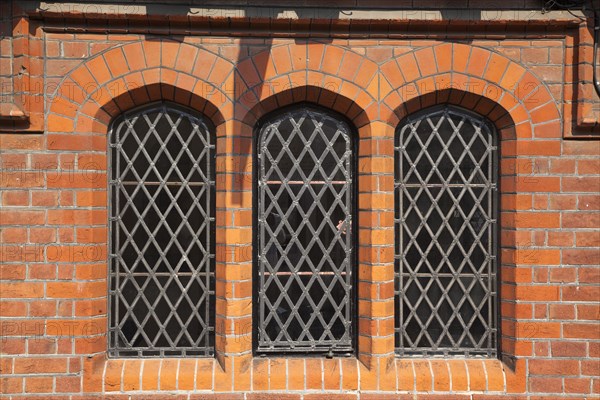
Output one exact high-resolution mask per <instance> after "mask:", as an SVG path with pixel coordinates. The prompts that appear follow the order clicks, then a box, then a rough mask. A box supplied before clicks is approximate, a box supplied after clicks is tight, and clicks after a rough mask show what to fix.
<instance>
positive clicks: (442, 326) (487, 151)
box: [395, 107, 497, 356]
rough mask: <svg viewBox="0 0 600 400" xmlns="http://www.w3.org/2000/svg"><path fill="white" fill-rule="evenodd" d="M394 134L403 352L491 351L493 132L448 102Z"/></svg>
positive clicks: (493, 302)
mask: <svg viewBox="0 0 600 400" xmlns="http://www.w3.org/2000/svg"><path fill="white" fill-rule="evenodd" d="M396 140H397V146H396V185H395V195H396V224H395V225H396V290H397V292H396V299H397V312H396V348H397V352H398V353H400V354H402V355H430V354H444V355H449V354H456V355H488V356H493V355H494V354H495V351H496V350H495V349H496V320H495V318H496V289H495V288H496V254H495V252H496V250H495V241H496V239H495V226H496V224H495V210H496V207H497V205H496V196H497V194H496V178H495V176H496V170H495V168H496V165H495V157H496V152H497V148H496V146H495V143H494V140H495V139H494V135H493V132H492V129H491V128H490V127H489V126H488V125H487V124H486V123H484V121H482V120H481V118H476V117H473V116H471V114H467V113H464V112H462V111H459V110H456V109H453V108H449V107H445V108H443V109H438V110H437V111H434V112H429V113H426V114H421V115H419V116H417V117H415V118H412V119H409V120H407V122H406V123H405V124H403V125H401V126H400V127H399V133H398V135H397V139H396Z"/></svg>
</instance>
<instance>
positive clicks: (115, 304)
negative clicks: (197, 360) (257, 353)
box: [109, 102, 215, 357]
mask: <svg viewBox="0 0 600 400" xmlns="http://www.w3.org/2000/svg"><path fill="white" fill-rule="evenodd" d="M109 143H110V151H109V153H110V163H109V165H110V181H109V191H110V192H109V196H110V295H109V299H110V309H109V310H110V311H109V312H110V318H109V321H110V322H109V323H110V328H109V354H110V355H111V356H118V357H123V356H125V357H126V356H141V357H152V356H188V355H197V356H209V355H212V354H213V352H214V303H215V302H214V286H215V284H214V261H215V260H214V235H213V232H214V220H215V219H214V215H215V211H214V210H215V204H214V199H215V194H214V187H215V178H214V159H215V144H214V128H213V127H212V126H211V124H210V123H209V122H208V121H207V120H205V119H204V118H203V117H202V116H201V115H198V114H197V113H195V112H194V111H192V110H189V109H185V108H182V107H179V106H176V105H174V104H169V103H165V102H161V103H155V104H152V105H149V106H146V107H143V108H139V109H136V110H133V111H130V112H126V113H124V114H122V115H121V116H120V117H118V118H117V119H116V120H115V121H114V122H113V124H112V126H111V129H110V132H109Z"/></svg>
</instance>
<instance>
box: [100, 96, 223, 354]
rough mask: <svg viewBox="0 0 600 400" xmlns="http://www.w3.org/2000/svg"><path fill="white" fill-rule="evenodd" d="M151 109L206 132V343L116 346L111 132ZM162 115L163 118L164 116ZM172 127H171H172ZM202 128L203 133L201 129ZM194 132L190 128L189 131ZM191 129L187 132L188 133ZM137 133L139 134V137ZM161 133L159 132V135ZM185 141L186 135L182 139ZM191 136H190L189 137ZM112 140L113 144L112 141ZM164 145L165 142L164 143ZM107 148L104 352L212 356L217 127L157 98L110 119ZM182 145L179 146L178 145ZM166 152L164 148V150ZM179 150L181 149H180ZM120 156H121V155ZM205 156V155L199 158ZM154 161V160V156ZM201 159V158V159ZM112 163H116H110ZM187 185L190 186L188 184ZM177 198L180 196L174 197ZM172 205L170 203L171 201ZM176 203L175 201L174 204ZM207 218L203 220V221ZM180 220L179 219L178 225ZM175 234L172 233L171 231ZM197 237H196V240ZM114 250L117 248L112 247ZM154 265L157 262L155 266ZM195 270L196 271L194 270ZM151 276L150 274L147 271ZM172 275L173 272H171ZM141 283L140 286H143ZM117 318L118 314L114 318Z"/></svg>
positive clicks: (116, 188)
mask: <svg viewBox="0 0 600 400" xmlns="http://www.w3.org/2000/svg"><path fill="white" fill-rule="evenodd" d="M154 111H157V112H167V113H170V114H171V115H182V116H184V117H186V118H189V119H190V120H191V119H194V120H197V121H199V122H200V123H201V124H203V127H200V128H199V129H200V132H199V134H203V133H206V135H204V136H203V137H204V138H205V139H204V140H208V145H209V146H210V148H209V149H208V150H207V154H206V156H205V157H206V158H207V159H206V160H205V161H206V162H207V164H206V165H207V168H208V170H209V171H208V172H209V176H207V177H206V178H207V179H205V180H204V181H203V182H199V184H200V185H207V184H208V186H209V189H208V190H207V191H206V192H205V194H204V195H205V196H206V201H205V202H204V203H203V204H202V210H203V211H204V212H205V214H206V213H207V215H206V218H208V221H209V224H208V226H207V227H206V229H207V235H208V236H209V242H208V246H209V249H208V258H209V260H208V261H207V262H205V267H206V268H208V271H207V272H202V273H201V275H203V278H201V279H204V280H207V281H208V285H209V287H208V290H209V293H207V294H206V300H205V301H206V304H207V306H206V308H205V311H198V312H199V313H201V314H202V315H203V317H206V316H207V317H208V320H205V321H204V325H205V326H204V327H203V328H202V329H203V330H204V331H206V332H204V335H205V339H204V340H202V341H201V342H200V343H199V344H207V345H204V346H189V347H188V346H185V347H177V346H171V347H170V348H167V347H164V346H160V347H135V348H134V347H132V346H126V347H123V346H119V345H117V344H118V343H119V332H120V329H119V327H118V325H120V323H121V322H122V321H121V320H120V321H116V322H117V323H116V326H113V320H112V318H113V315H111V313H112V310H113V302H114V296H116V292H115V291H114V290H113V285H114V283H113V282H112V281H113V279H114V277H113V275H115V274H116V272H115V270H114V268H113V263H115V262H118V258H119V257H120V256H121V255H120V254H116V252H115V251H113V246H115V243H114V242H115V236H114V235H116V233H115V229H114V224H115V223H116V221H117V218H115V217H114V216H113V212H115V210H114V208H115V207H114V205H113V198H114V196H115V192H116V193H117V194H118V193H119V190H121V189H120V188H121V187H122V185H121V184H120V183H118V182H120V177H119V176H120V173H119V172H118V171H116V172H115V170H116V169H117V168H118V166H117V165H116V164H115V163H116V160H114V158H115V155H116V154H117V153H118V151H119V150H118V149H116V147H117V145H116V139H115V138H114V135H115V134H116V130H117V129H119V125H120V124H121V123H123V122H124V121H125V120H127V119H129V118H132V117H133V116H136V115H138V116H140V115H143V114H146V115H147V114H150V113H152V112H154ZM163 118H164V117H163ZM171 128H172V126H171ZM203 130H205V132H202V131H203ZM191 132H193V131H191ZM191 132H190V133H191ZM139 135H140V134H138V136H139ZM161 136H162V135H161ZM183 139H184V141H185V139H186V138H183ZM191 139H193V138H191ZM113 140H115V143H113ZM165 146H166V145H165ZM107 147H108V151H107V153H108V157H107V164H108V170H107V171H108V174H107V187H108V199H107V200H108V216H109V226H108V238H109V240H108V249H109V254H108V313H109V315H108V318H107V325H108V326H107V328H108V329H107V331H108V338H107V339H108V348H107V355H108V356H109V357H110V358H115V357H116V358H128V357H129V358H131V357H134V358H156V357H190V356H191V357H214V355H215V339H216V335H215V333H216V332H215V329H216V307H215V305H216V234H215V233H216V169H215V168H216V128H215V126H214V124H213V123H212V121H211V120H210V119H209V118H208V117H206V116H205V115H203V114H202V113H201V112H199V111H197V110H194V109H192V108H189V107H185V106H182V105H179V104H177V103H173V102H170V101H156V102H151V103H148V104H144V105H141V106H139V107H135V108H133V109H130V110H127V111H125V112H123V113H121V114H120V115H118V116H117V117H116V118H114V119H113V121H111V124H110V126H109V131H108V135H107ZM181 147H182V146H181ZM165 151H166V149H165ZM180 151H181V150H180ZM119 157H123V156H122V154H121V155H119ZM202 158H204V156H203V157H202ZM190 160H192V161H197V160H198V158H195V159H194V158H192V157H190ZM153 161H157V159H156V156H155V157H154V160H153ZM203 161H204V160H203ZM113 164H115V165H113ZM113 174H115V175H113ZM114 177H119V179H118V180H115V179H114ZM139 185H145V186H147V184H144V182H138V186H139ZM187 187H188V188H189V187H190V185H188V186H187ZM177 200H179V198H177ZM206 202H208V203H209V207H206V206H205V205H206ZM171 204H173V202H172V200H171ZM176 204H177V203H176ZM206 218H205V219H204V220H205V221H206ZM181 224H182V222H180V225H181ZM174 233H175V232H174ZM199 239H200V238H198V241H200V240H199ZM115 250H116V249H115ZM187 254H191V253H187ZM155 267H156V265H155ZM196 271H197V270H196ZM148 275H150V274H148ZM171 275H173V274H171ZM142 286H143V285H142ZM165 289H166V288H165V287H164V286H163V287H162V288H160V290H161V291H165ZM151 311H152V312H153V310H151ZM115 318H117V317H115Z"/></svg>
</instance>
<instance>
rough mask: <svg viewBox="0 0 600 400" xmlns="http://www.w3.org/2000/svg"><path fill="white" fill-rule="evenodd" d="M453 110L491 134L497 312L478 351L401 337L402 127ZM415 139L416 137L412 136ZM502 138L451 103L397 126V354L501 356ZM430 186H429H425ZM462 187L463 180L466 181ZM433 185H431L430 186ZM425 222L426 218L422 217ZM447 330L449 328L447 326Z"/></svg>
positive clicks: (488, 123)
mask: <svg viewBox="0 0 600 400" xmlns="http://www.w3.org/2000/svg"><path fill="white" fill-rule="evenodd" d="M444 112H446V113H452V114H455V115H458V116H461V117H463V118H465V119H468V120H471V121H477V122H478V123H480V124H481V126H482V127H484V128H485V129H487V130H488V131H489V135H490V137H491V143H492V147H493V150H492V151H491V152H490V155H489V157H490V161H489V162H491V166H490V167H491V174H490V175H487V176H486V178H487V179H489V180H490V181H491V182H492V185H491V186H492V189H491V190H490V192H489V193H490V194H491V195H490V198H491V200H490V201H491V203H492V205H491V207H490V209H487V210H486V211H488V214H489V215H490V217H491V218H490V219H491V220H492V222H491V227H490V228H489V230H490V236H491V239H490V240H491V241H492V242H491V244H490V247H491V249H492V254H491V256H492V257H491V262H490V263H489V265H488V268H490V269H491V272H490V273H489V275H490V276H493V277H494V283H493V286H492V285H490V286H492V290H491V293H494V299H492V300H489V302H490V305H489V307H491V309H492V312H495V315H493V316H489V317H488V321H490V322H492V323H493V324H494V325H492V327H491V331H492V333H491V336H492V339H491V342H493V343H492V345H491V346H489V347H485V345H482V346H481V350H480V351H472V350H476V349H475V348H473V349H472V350H469V349H465V348H460V349H457V350H454V349H452V348H449V347H440V348H437V349H434V348H432V347H419V346H415V345H413V346H406V347H403V345H402V343H403V340H402V339H403V338H402V329H403V326H402V321H401V320H400V316H399V314H400V311H401V309H400V308H401V307H403V301H404V299H403V298H401V293H400V280H401V279H402V275H401V274H402V271H401V268H402V267H401V265H400V260H399V258H400V257H401V251H400V249H401V248H402V244H401V243H400V238H399V237H397V232H398V230H399V229H400V230H402V229H403V227H402V226H401V223H402V222H401V221H400V219H399V218H400V216H401V214H402V212H403V211H402V210H400V200H399V189H398V186H399V185H400V183H401V181H402V180H404V176H400V162H401V160H400V158H399V157H400V153H401V152H402V148H401V140H402V137H401V134H402V131H403V128H404V127H406V126H407V125H409V124H412V123H413V122H416V121H419V120H422V121H426V120H427V119H428V118H429V117H431V116H434V115H436V114H439V113H444ZM413 140H414V139H413ZM500 150H501V148H500V138H499V136H498V130H497V129H496V127H495V126H494V124H493V123H492V122H491V121H489V120H488V119H487V118H485V117H484V116H482V115H479V114H476V113H474V112H472V111H470V110H467V109H464V108H462V107H459V106H455V105H451V104H441V105H437V106H433V107H428V108H425V109H423V110H420V111H417V112H415V113H413V114H411V115H408V116H407V117H405V118H404V119H403V120H402V121H401V122H400V123H399V124H398V126H397V128H396V130H395V135H394V205H395V211H394V231H395V232H396V235H395V239H394V243H395V250H394V292H395V295H394V304H395V321H394V342H395V353H396V356H401V357H431V356H444V357H453V356H457V357H487V358H498V357H500V355H501V348H500V345H501V331H500V328H501V312H500V305H501V293H500V288H501V276H500V266H501V262H500V251H499V250H500V248H501V246H500V237H501V236H500V232H501V226H500V223H499V216H500V210H501V207H500V201H501V193H502V192H501V190H500V171H499V168H500V163H499V161H500V156H501V152H500ZM422 152H425V149H422ZM425 186H427V185H425ZM463 186H465V185H464V183H463ZM430 187H431V186H430ZM422 221H424V220H422ZM486 295H490V292H486ZM444 329H446V328H444Z"/></svg>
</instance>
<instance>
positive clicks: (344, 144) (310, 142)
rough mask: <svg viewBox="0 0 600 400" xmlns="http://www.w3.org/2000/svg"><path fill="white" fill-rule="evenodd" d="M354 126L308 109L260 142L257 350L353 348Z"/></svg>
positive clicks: (272, 125)
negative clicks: (352, 129) (351, 301)
mask: <svg viewBox="0 0 600 400" xmlns="http://www.w3.org/2000/svg"><path fill="white" fill-rule="evenodd" d="M351 150H352V147H351V137H350V127H349V126H348V124H347V123H346V122H344V121H343V120H341V119H337V118H334V117H332V116H331V115H329V114H327V113H323V112H321V111H318V110H316V109H313V108H310V107H302V108H297V109H295V110H293V111H288V112H284V113H282V114H279V115H278V116H276V117H274V118H272V119H270V120H268V121H267V122H266V123H265V124H264V125H263V126H262V129H261V131H260V137H259V142H258V158H259V162H260V167H259V170H258V233H259V237H258V241H259V243H258V277H257V278H258V296H257V297H258V298H257V302H258V310H257V313H258V351H259V352H281V351H292V352H329V351H331V352H348V351H350V350H352V336H351V333H352V332H351V328H352V326H351V325H352V318H351V313H352V307H351V304H350V300H351V293H352V279H353V277H352V197H353V195H352V152H351Z"/></svg>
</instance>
